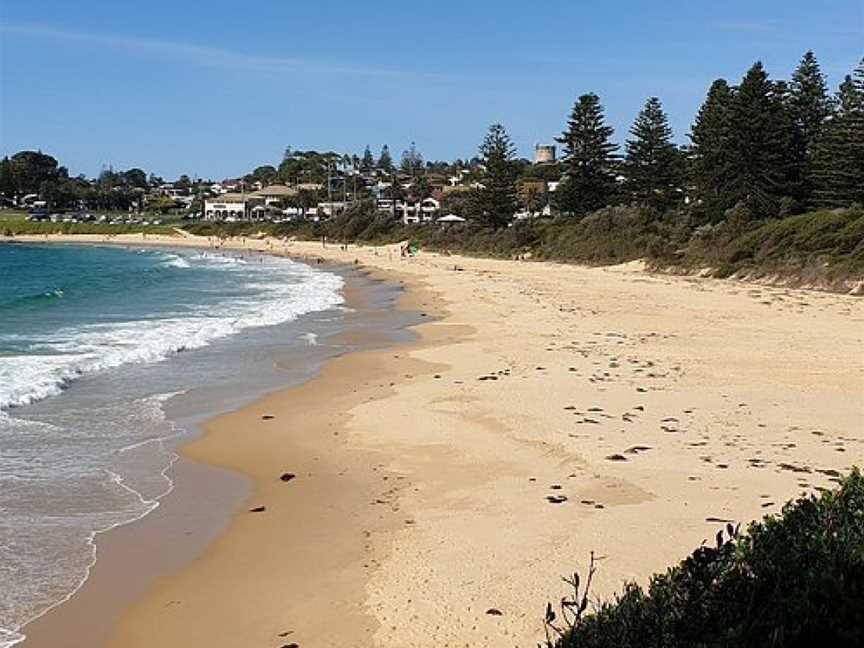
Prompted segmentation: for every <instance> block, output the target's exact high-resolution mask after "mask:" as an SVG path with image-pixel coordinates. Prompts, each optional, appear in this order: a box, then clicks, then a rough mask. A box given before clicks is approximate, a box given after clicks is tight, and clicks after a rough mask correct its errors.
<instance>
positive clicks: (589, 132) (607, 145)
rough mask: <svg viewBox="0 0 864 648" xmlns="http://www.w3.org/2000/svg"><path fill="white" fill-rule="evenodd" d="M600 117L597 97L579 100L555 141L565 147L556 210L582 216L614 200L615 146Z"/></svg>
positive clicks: (587, 95) (616, 166) (610, 131)
mask: <svg viewBox="0 0 864 648" xmlns="http://www.w3.org/2000/svg"><path fill="white" fill-rule="evenodd" d="M612 133H613V129H612V127H611V126H607V125H606V124H605V121H604V117H603V106H601V105H600V99H599V97H597V95H595V94H593V93H590V94H585V95H582V96H581V97H579V99H578V100H577V101H576V103H575V104H574V106H573V111H572V112H571V114H570V120H569V122H568V124H567V130H566V131H565V132H564V133H563V134H562V135H561V137H560V138H558V139H557V141H558V142H559V143H561V144H563V145H564V160H563V161H564V169H565V173H564V180H563V182H562V183H561V185H559V187H558V190H557V191H556V192H555V198H556V204H557V206H558V208H559V209H561V210H562V211H564V212H567V213H569V214H573V215H577V216H584V215H585V214H587V213H588V212H592V211H594V210H597V209H600V208H601V207H605V206H606V205H608V204H610V203H611V202H613V201H614V199H615V197H616V195H617V193H618V185H617V181H616V172H617V169H618V156H617V155H616V154H615V152H616V151H617V150H618V145H617V144H613V143H612V142H611V140H610V138H611V137H612Z"/></svg>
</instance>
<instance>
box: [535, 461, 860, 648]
mask: <svg viewBox="0 0 864 648" xmlns="http://www.w3.org/2000/svg"><path fill="white" fill-rule="evenodd" d="M568 582H569V581H568ZM574 586H575V587H576V595H575V596H574V597H573V598H572V599H565V600H564V601H563V602H562V607H561V609H560V611H559V613H558V614H556V613H555V612H554V611H553V610H552V608H551V606H550V608H549V609H547V617H546V621H547V628H548V629H549V631H550V632H549V636H550V639H549V641H548V642H547V644H548V646H550V647H552V646H555V647H557V648H630V647H632V648H661V647H662V648H672V647H679V646H680V647H682V648H683V647H699V648H721V647H723V648H726V647H733V646H735V647H738V646H741V647H753V648H756V647H760V648H761V647H764V646H778V647H786V648H798V647H800V648H804V647H811V646H812V647H816V646H820V647H821V646H826V647H829V646H830V647H832V648H834V647H836V648H845V647H849V648H852V647H853V646H864V477H862V475H861V473H860V471H858V470H857V469H855V470H853V472H852V473H851V474H850V475H849V476H848V477H847V478H846V479H845V480H843V482H842V483H841V485H840V487H839V488H838V489H837V490H835V491H830V492H824V493H823V494H822V495H821V496H819V497H815V496H811V497H802V498H801V499H798V500H797V501H794V502H790V503H788V504H787V505H786V506H785V507H784V508H783V512H782V514H781V515H779V516H777V517H767V518H765V519H764V520H763V521H762V522H754V523H753V524H751V525H750V527H749V529H748V530H747V533H746V534H743V535H738V533H737V531H736V530H735V529H732V528H731V527H729V528H728V529H727V530H726V532H725V534H724V532H723V531H721V532H720V533H719V534H718V536H717V539H716V543H715V546H710V547H709V546H702V547H700V548H699V549H697V550H696V551H694V552H693V554H692V555H691V556H690V557H688V558H687V559H686V560H684V561H683V562H681V563H680V564H679V565H677V566H676V567H673V568H671V569H669V570H668V571H667V572H666V573H665V574H662V575H656V576H654V577H653V578H652V579H651V582H650V584H649V586H648V589H647V591H645V590H643V589H642V588H641V587H639V586H638V585H635V584H630V585H627V586H625V588H624V590H623V591H622V592H621V593H620V594H618V595H616V596H615V597H614V599H613V600H612V601H608V602H605V603H602V604H599V605H598V606H597V607H596V608H595V609H594V611H592V612H590V613H589V614H583V613H582V612H580V609H581V610H583V611H584V608H585V607H586V605H587V603H583V601H587V596H585V595H584V594H582V595H581V598H582V600H581V601H580V600H577V599H579V598H580V594H579V586H578V579H577V582H576V583H574ZM562 626H563V627H562Z"/></svg>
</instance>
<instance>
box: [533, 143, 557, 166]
mask: <svg viewBox="0 0 864 648" xmlns="http://www.w3.org/2000/svg"><path fill="white" fill-rule="evenodd" d="M554 163H555V146H554V145H550V144H537V145H536V146H535V147H534V164H554Z"/></svg>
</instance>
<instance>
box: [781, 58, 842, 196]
mask: <svg viewBox="0 0 864 648" xmlns="http://www.w3.org/2000/svg"><path fill="white" fill-rule="evenodd" d="M788 110H789V118H790V120H791V122H792V133H791V137H792V140H791V145H790V149H789V155H790V156H791V159H792V172H793V179H794V181H795V182H796V183H797V187H798V190H797V192H796V193H797V195H796V198H798V199H799V200H800V201H801V202H808V201H809V200H810V197H811V194H812V191H813V178H812V174H813V155H814V147H815V144H816V141H817V139H818V137H819V134H820V132H821V131H822V127H823V126H824V124H825V122H826V120H827V118H828V116H829V115H830V114H831V110H832V105H831V98H830V97H829V96H828V86H827V84H826V82H825V76H824V75H823V74H822V70H821V69H820V68H819V63H818V62H817V61H816V56H815V55H814V54H813V52H812V51H807V52H806V53H805V54H804V57H803V58H802V59H801V63H799V64H798V67H797V68H796V70H795V72H794V73H793V74H792V81H791V83H790V84H789V95H788Z"/></svg>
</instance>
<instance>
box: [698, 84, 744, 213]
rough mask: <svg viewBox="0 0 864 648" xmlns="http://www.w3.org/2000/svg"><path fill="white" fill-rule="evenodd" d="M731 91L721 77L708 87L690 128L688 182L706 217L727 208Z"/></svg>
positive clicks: (732, 163) (731, 159)
mask: <svg viewBox="0 0 864 648" xmlns="http://www.w3.org/2000/svg"><path fill="white" fill-rule="evenodd" d="M732 97H733V90H732V88H731V87H730V86H729V84H728V83H727V82H726V81H725V80H724V79H717V80H716V81H714V83H712V84H711V87H710V88H709V89H708V95H707V96H706V98H705V102H704V103H703V104H702V106H701V107H700V108H699V112H698V113H697V114H696V119H695V121H694V122H693V127H692V128H691V131H690V135H689V137H690V142H691V146H690V182H691V184H692V186H693V192H694V196H693V197H694V198H695V199H696V201H697V204H698V205H699V206H700V207H701V209H702V210H703V211H704V212H705V215H706V216H707V219H708V220H714V221H716V220H719V219H720V218H722V215H723V212H724V210H726V209H727V208H729V207H731V206H732V205H731V204H730V203H729V200H730V199H729V196H728V195H727V188H728V187H729V185H730V183H731V169H732V166H733V165H734V159H733V156H732V152H731V150H730V148H729V147H730V140H731V134H730V129H731V117H732Z"/></svg>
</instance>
